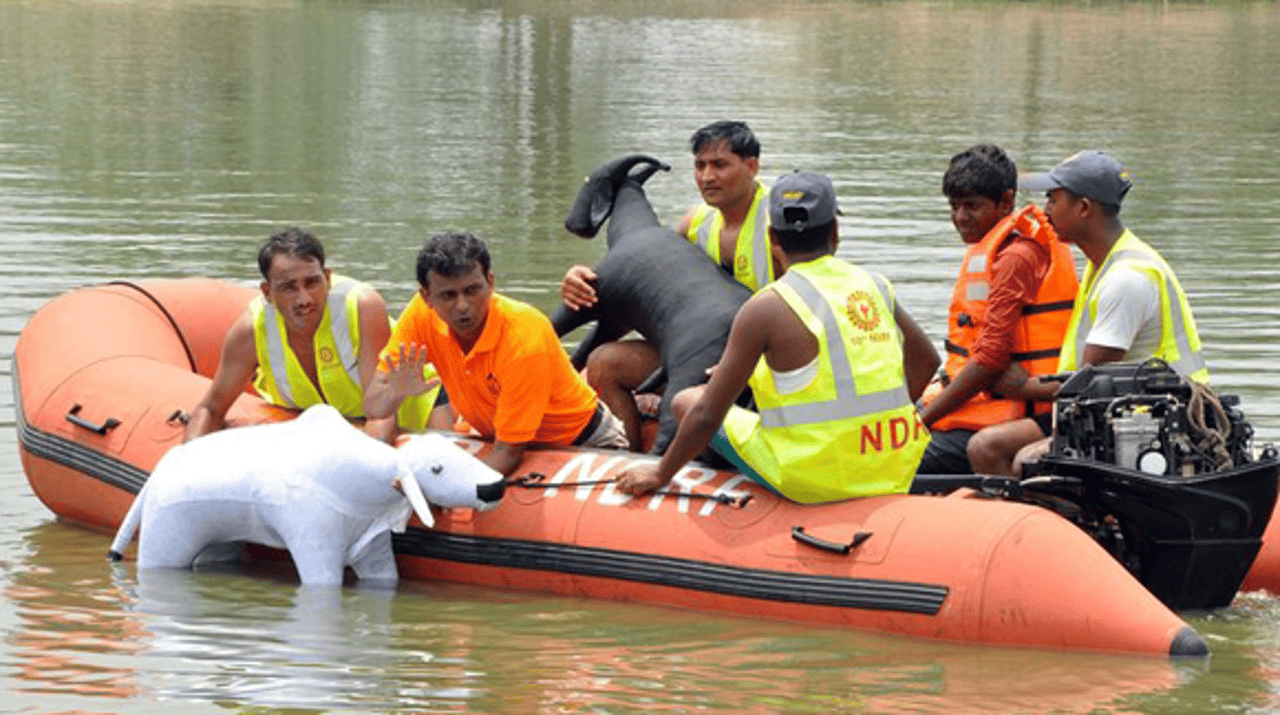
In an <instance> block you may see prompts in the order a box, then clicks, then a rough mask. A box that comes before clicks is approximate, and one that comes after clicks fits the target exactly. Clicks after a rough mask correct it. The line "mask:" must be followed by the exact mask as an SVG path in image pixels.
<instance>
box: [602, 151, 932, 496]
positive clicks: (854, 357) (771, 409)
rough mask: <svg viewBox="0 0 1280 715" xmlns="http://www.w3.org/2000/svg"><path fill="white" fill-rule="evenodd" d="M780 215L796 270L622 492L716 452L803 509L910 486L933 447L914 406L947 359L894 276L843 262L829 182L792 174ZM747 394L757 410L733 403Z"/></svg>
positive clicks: (752, 315)
mask: <svg viewBox="0 0 1280 715" xmlns="http://www.w3.org/2000/svg"><path fill="white" fill-rule="evenodd" d="M769 211H770V219H771V226H770V228H769V236H770V241H771V243H772V247H773V253H774V255H775V256H777V257H778V258H779V260H780V263H781V265H782V267H783V269H784V271H785V273H784V274H783V275H782V277H780V278H779V279H778V280H777V281H775V282H774V283H772V284H770V285H769V286H767V287H766V288H765V289H764V290H761V291H760V292H758V293H756V294H755V295H754V296H752V297H751V299H750V300H748V301H747V302H746V304H744V305H743V307H742V309H741V310H740V311H739V312H738V315H737V317H736V318H735V319H734V323H733V328H732V330H731V332H730V334H729V343H728V346H727V347H726V348H725V352H724V357H723V358H722V360H721V362H720V364H719V365H718V366H717V367H716V369H715V370H714V371H713V373H712V375H711V380H710V382H709V383H707V384H706V385H700V386H697V387H692V388H688V389H686V390H684V391H683V392H681V393H680V395H678V396H677V397H676V402H675V404H674V405H673V407H674V409H675V412H676V415H677V416H678V417H680V418H681V420H680V428H679V431H678V432H677V433H676V437H675V440H674V441H673V442H672V444H671V447H670V448H669V449H668V450H667V452H666V454H664V455H663V457H662V459H661V461H660V462H658V463H657V464H653V463H647V464H638V465H634V466H631V467H629V468H627V469H626V470H624V471H623V472H621V473H620V474H619V477H618V489H619V491H622V492H623V493H626V494H632V495H639V494H645V493H648V492H651V491H653V490H655V489H658V488H660V487H662V486H664V485H666V484H667V483H668V482H670V481H671V479H672V477H674V476H675V474H676V472H678V471H679V470H680V469H681V468H682V467H683V466H684V465H685V464H686V463H687V462H688V461H689V460H691V459H693V458H694V457H696V456H697V455H698V454H699V453H700V452H701V451H702V450H703V449H704V448H705V447H706V446H707V445H708V444H710V445H711V447H712V449H714V450H715V451H717V452H719V453H720V454H721V455H723V456H724V457H726V458H727V459H729V461H731V462H732V463H733V464H734V465H735V467H737V468H738V470H739V471H741V472H742V473H743V474H745V475H747V476H748V477H751V478H752V479H754V480H755V481H757V482H760V483H761V484H763V485H765V486H767V487H769V488H770V489H772V490H774V491H776V492H778V493H780V494H782V495H783V496H785V497H787V498H789V499H791V500H793V501H797V502H802V503H816V502H824V501H835V500H839V499H846V498H850V497H859V496H875V495H880V494H893V493H905V492H906V491H907V490H908V489H909V488H910V486H911V482H912V479H913V477H914V475H915V470H916V466H917V465H918V464H919V462H920V458H921V455H923V453H924V450H925V446H926V444H927V443H928V441H929V431H928V429H927V428H926V427H925V426H924V424H923V423H922V422H921V421H920V419H919V417H918V415H917V414H916V409H915V404H914V403H915V400H917V399H919V397H920V395H921V394H922V393H923V392H924V389H925V386H926V385H927V384H928V382H929V380H930V378H931V377H932V376H933V373H934V371H935V370H936V369H937V367H938V365H939V363H940V362H941V360H940V359H939V357H938V353H937V351H936V350H935V349H934V348H933V345H932V344H931V343H930V341H929V338H928V336H927V335H925V333H924V331H922V330H921V329H920V327H919V326H918V325H916V323H915V321H914V320H913V319H912V318H911V316H910V315H909V314H908V313H907V311H906V310H905V309H904V308H903V307H902V306H901V305H900V304H899V303H898V302H897V300H896V299H895V297H894V293H893V288H892V286H891V285H890V284H889V282H888V281H887V280H885V279H884V278H883V277H882V276H879V275H878V274H873V273H870V272H868V271H865V270H863V269H861V268H859V267H857V266H855V265H853V264H851V263H848V262H846V261H843V260H841V259H839V258H836V257H835V253H836V247H837V245H838V244H839V234H838V230H837V222H836V213H837V210H836V197H835V188H834V187H833V186H832V183H831V179H830V178H828V177H826V176H824V175H821V174H813V173H801V172H797V173H793V174H788V175H784V176H782V177H780V178H779V179H778V181H777V182H776V183H775V184H774V185H773V188H772V190H771V191H770V193H769ZM748 384H750V386H751V388H752V390H753V392H754V394H755V399H756V404H757V405H758V406H759V412H758V413H756V412H751V411H749V410H745V409H743V408H741V407H737V406H735V405H734V404H733V402H734V399H735V398H736V397H737V396H738V394H739V393H740V392H741V391H742V389H743V388H744V387H746V386H747V385H748ZM722 423H723V424H722Z"/></svg>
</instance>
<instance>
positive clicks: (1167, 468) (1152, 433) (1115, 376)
mask: <svg viewBox="0 0 1280 715" xmlns="http://www.w3.org/2000/svg"><path fill="white" fill-rule="evenodd" d="M1239 404H1240V400H1239V398H1238V397H1237V396H1235V395H1222V396H1217V395H1214V394H1213V392H1212V391H1211V390H1209V388H1208V387H1206V386H1204V385H1201V384H1199V383H1196V382H1192V381H1190V380H1187V379H1185V378H1183V377H1182V376H1181V375H1179V374H1178V373H1177V372H1175V371H1174V370H1173V369H1172V368H1170V367H1169V366H1168V364H1166V363H1165V362H1164V361H1162V360H1156V359H1153V360H1149V361H1147V362H1144V363H1136V364H1135V363H1110V364H1107V365H1102V366H1094V365H1088V366H1085V367H1084V369H1082V370H1080V371H1078V372H1076V373H1073V374H1072V375H1071V376H1070V377H1069V378H1067V380H1066V381H1065V382H1064V383H1063V385H1062V388H1061V389H1060V390H1059V391H1058V396H1057V400H1056V402H1055V403H1054V437H1053V442H1052V447H1051V448H1050V453H1051V454H1053V455H1056V456H1059V457H1072V458H1077V459H1089V460H1093V461H1096V462H1106V463H1108V464H1114V465H1116V466H1118V467H1122V468H1124V469H1132V470H1136V471H1139V472H1143V473H1145V474H1163V475H1169V476H1181V477H1190V476H1194V475H1197V474H1206V473H1209V472H1217V471H1220V470H1223V469H1231V468H1232V467H1234V466H1237V465H1241V464H1245V463H1247V462H1251V461H1253V455H1252V439H1253V427H1252V426H1251V425H1250V424H1249V423H1248V422H1247V421H1246V420H1245V418H1244V413H1243V412H1241V411H1240V409H1239Z"/></svg>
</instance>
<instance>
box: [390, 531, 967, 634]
mask: <svg viewBox="0 0 1280 715" xmlns="http://www.w3.org/2000/svg"><path fill="white" fill-rule="evenodd" d="M392 543H393V545H394V547H395V551H396V553H398V554H402V555H406V556H418V557H424V558H431V559H438V560H441V561H455V562H460V563H467V564H479V565H484V566H494V567H499V568H519V569H529V570H534V571H549V572H554V573H569V574H575V575H581V576H598V577H602V578H612V579H618V580H622V581H634V582H639V583H649V584H656V585H661V586H673V587H676V588H687V589H691V590H696V591H707V592H712V593H721V594H725V595H730V596H744V597H747V598H758V599H763V600H768V601H785V602H788V603H805V604H812V605H820V606H836V607H840V608H859V609H865V610H877V611H903V612H906V613H922V614H925V615H934V614H936V613H937V612H938V609H940V608H941V607H942V604H943V602H944V601H945V600H946V598H947V593H948V589H947V587H946V586H943V585H938V584H925V583H911V582H905V581H882V580H877V579H860V578H838V577H832V576H813V575H808V574H797V573H790V572H786V571H770V570H766V569H751V568H743V567H740V566H729V565H723V564H711V563H706V562H704V561H695V560H692V559H681V558H676V557H671V556H660V555H656V554H639V553H634V552H629V551H615V550H612V549H600V548H592V547H584V546H574V545H571V544H553V543H546V542H538V541H523V540H516V539H495V538H490V537H477V536H464V535H458V534H449V533H444V532H439V531H426V530H422V529H411V530H409V531H407V532H405V533H404V534H393V535H392Z"/></svg>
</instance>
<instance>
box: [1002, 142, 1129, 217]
mask: <svg viewBox="0 0 1280 715" xmlns="http://www.w3.org/2000/svg"><path fill="white" fill-rule="evenodd" d="M1018 185H1019V186H1021V187H1022V188H1024V189H1027V190H1029V191H1052V190H1054V189H1066V190H1067V191H1070V192H1071V193H1073V194H1077V195H1079V196H1085V197H1088V198H1091V199H1093V200H1094V201H1098V202H1101V203H1104V204H1114V205H1116V206H1119V205H1120V202H1121V201H1124V195H1125V194H1127V193H1129V189H1130V188H1131V187H1132V186H1133V182H1132V181H1130V180H1129V172H1128V171H1127V170H1126V169H1125V168H1124V166H1123V165H1122V164H1121V163H1120V162H1118V161H1116V160H1115V159H1113V158H1111V157H1110V156H1108V155H1107V154H1106V153H1105V152H1102V151H1099V150H1097V149H1089V150H1087V151H1082V152H1080V153H1078V154H1075V155H1074V156H1070V157H1068V158H1067V159H1065V160H1064V161H1063V162H1062V163H1061V164H1058V165H1057V166H1055V167H1053V168H1052V169H1050V170H1049V171H1047V172H1045V173H1043V174H1028V175H1027V176H1023V177H1019V179H1018Z"/></svg>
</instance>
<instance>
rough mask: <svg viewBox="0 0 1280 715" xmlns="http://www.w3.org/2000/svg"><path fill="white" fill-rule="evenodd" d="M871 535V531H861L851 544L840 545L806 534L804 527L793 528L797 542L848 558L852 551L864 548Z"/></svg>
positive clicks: (792, 535) (793, 535)
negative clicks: (863, 543) (864, 543)
mask: <svg viewBox="0 0 1280 715" xmlns="http://www.w3.org/2000/svg"><path fill="white" fill-rule="evenodd" d="M871 533H872V532H870V531H859V532H857V533H855V534H854V535H853V540H852V541H850V542H849V543H847V544H839V543H836V542H834V541H827V540H826V539H819V538H818V537H816V536H814V535H812V534H806V533H805V531H804V527H803V526H793V527H791V538H793V539H795V540H796V541H799V542H800V543H802V544H807V545H809V546H812V547H814V548H815V549H822V550H823V551H830V552H832V553H834V554H840V555H841V556H847V555H848V554H849V552H850V551H852V550H854V549H856V548H858V547H859V546H862V542H864V541H866V540H867V539H870V538H871Z"/></svg>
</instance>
